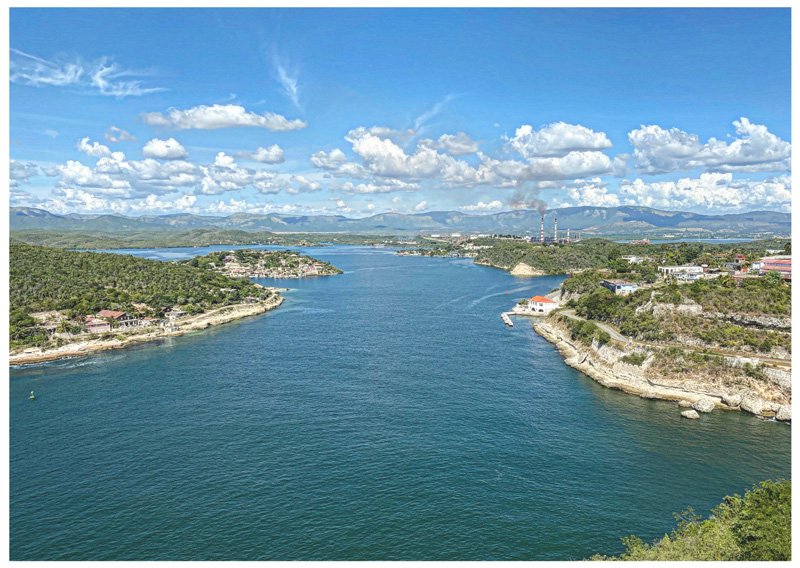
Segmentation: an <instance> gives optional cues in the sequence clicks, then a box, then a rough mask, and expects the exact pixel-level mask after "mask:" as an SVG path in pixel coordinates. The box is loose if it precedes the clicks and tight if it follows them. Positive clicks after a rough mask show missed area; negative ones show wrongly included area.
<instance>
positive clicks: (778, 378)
mask: <svg viewBox="0 0 800 568" xmlns="http://www.w3.org/2000/svg"><path fill="white" fill-rule="evenodd" d="M534 329H535V330H536V332H537V333H539V335H541V336H542V337H544V338H545V339H547V340H548V341H550V342H551V343H553V344H555V346H556V347H557V348H558V350H559V352H560V353H561V354H562V355H563V356H564V357H565V360H564V362H565V363H566V364H567V365H569V366H570V367H573V368H574V369H577V370H579V371H582V372H583V373H585V374H586V375H588V376H589V377H591V378H592V379H594V380H595V381H597V382H598V383H600V384H601V385H603V386H606V387H608V388H613V389H618V390H621V391H624V392H627V393H630V394H636V395H639V396H641V397H642V398H653V399H662V400H669V401H674V402H682V403H683V405H684V406H687V405H691V404H695V403H698V402H699V403H700V404H699V406H698V407H700V408H704V409H705V408H707V407H708V404H709V402H713V404H714V406H715V407H717V408H722V409H727V410H744V411H745V412H750V413H752V414H756V415H759V416H764V417H775V418H776V419H778V420H783V421H789V420H791V376H790V374H789V373H787V372H783V371H779V370H777V369H770V370H769V373H767V379H768V380H767V381H758V380H755V379H747V380H744V381H743V380H738V381H736V382H735V383H733V382H726V381H725V380H724V379H721V378H719V377H716V376H710V375H704V374H702V373H685V374H684V375H682V376H680V377H678V378H663V377H658V376H656V374H655V373H652V372H650V371H649V368H650V365H651V363H652V361H653V355H652V354H649V355H648V356H647V358H646V359H645V361H644V363H643V364H642V365H641V366H637V365H631V364H628V363H625V362H623V361H621V358H622V357H623V356H624V355H626V354H628V352H626V351H622V350H621V349H618V348H617V347H615V346H613V345H611V344H605V345H602V346H601V345H599V344H598V343H597V341H596V340H595V341H594V342H593V343H592V345H591V346H586V345H584V344H583V343H581V342H580V341H577V340H573V339H572V338H571V334H570V332H569V330H567V329H566V328H565V327H563V325H561V324H558V323H556V322H553V321H551V320H548V321H544V322H540V323H537V324H535V325H534ZM629 352H641V353H647V352H646V351H645V350H643V349H642V348H639V347H634V348H632V349H630V351H629ZM731 359H733V361H732V362H731V366H735V365H736V364H737V361H736V358H731Z"/></svg>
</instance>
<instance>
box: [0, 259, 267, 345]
mask: <svg viewBox="0 0 800 568" xmlns="http://www.w3.org/2000/svg"><path fill="white" fill-rule="evenodd" d="M271 295H272V292H271V291H269V290H268V289H266V288H263V287H261V286H258V285H256V284H253V283H252V282H250V281H249V280H243V279H234V278H228V277H226V276H223V275H221V274H218V273H216V272H213V271H210V270H201V269H199V268H196V267H193V266H189V265H186V264H178V263H173V262H161V261H156V260H148V259H144V258H137V257H134V256H128V255H118V254H112V253H95V252H75V251H67V250H60V249H52V248H45V247H34V246H27V245H15V244H12V245H11V247H10V251H9V298H10V317H9V322H10V341H11V346H12V347H15V346H23V345H29V346H32V345H36V346H44V345H47V344H50V343H52V342H53V341H54V340H55V336H56V334H58V333H67V334H68V333H78V332H81V331H82V330H83V329H84V328H83V325H84V316H87V315H91V314H96V313H98V312H99V311H100V310H104V309H106V310H118V311H123V312H136V313H137V314H139V315H141V316H153V317H159V316H161V315H163V313H164V310H165V309H169V308H172V307H175V306H177V307H180V308H181V309H182V310H184V311H185V312H187V313H188V314H194V313H201V312H204V311H205V310H208V309H211V308H217V307H222V306H226V305H231V304H237V303H240V302H243V301H244V300H245V299H246V298H248V297H251V298H256V299H268V298H269V297H270V296H271ZM43 312H44V313H50V314H51V316H52V317H49V318H48V321H47V322H45V323H43V322H42V319H41V318H37V317H35V314H38V313H43ZM56 322H57V323H56Z"/></svg>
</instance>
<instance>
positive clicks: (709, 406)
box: [692, 398, 716, 412]
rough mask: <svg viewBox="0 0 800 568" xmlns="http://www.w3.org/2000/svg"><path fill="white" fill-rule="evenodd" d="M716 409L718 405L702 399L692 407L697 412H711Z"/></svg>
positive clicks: (707, 399) (708, 399)
mask: <svg viewBox="0 0 800 568" xmlns="http://www.w3.org/2000/svg"><path fill="white" fill-rule="evenodd" d="M715 407H716V404H714V401H713V400H711V399H710V398H701V399H700V400H698V401H697V402H695V403H694V404H693V405H692V408H693V409H694V410H696V411H697V412H711V411H712V410H714V408H715Z"/></svg>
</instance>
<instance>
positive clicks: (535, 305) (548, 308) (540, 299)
mask: <svg viewBox="0 0 800 568" xmlns="http://www.w3.org/2000/svg"><path fill="white" fill-rule="evenodd" d="M557 307H558V302H554V301H553V300H551V299H549V298H545V297H544V296H534V297H533V298H531V299H529V300H528V310H529V311H531V312H535V313H537V314H538V313H542V314H548V313H550V312H552V311H553V310H555V309H556V308H557Z"/></svg>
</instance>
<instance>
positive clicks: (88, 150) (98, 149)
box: [75, 136, 111, 158]
mask: <svg viewBox="0 0 800 568" xmlns="http://www.w3.org/2000/svg"><path fill="white" fill-rule="evenodd" d="M75 147H76V148H77V149H78V150H80V151H81V152H83V153H84V154H86V155H87V156H93V157H95V158H103V157H106V156H110V155H111V150H110V149H109V148H108V146H103V145H102V144H98V143H97V142H92V143H91V144H90V143H89V137H88V136H87V137H86V138H81V139H80V140H78V143H77V144H75Z"/></svg>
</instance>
